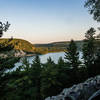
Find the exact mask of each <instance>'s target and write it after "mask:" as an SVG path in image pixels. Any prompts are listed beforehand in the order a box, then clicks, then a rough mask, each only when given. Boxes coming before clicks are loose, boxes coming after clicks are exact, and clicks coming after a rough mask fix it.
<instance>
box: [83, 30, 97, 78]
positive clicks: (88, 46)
mask: <svg viewBox="0 0 100 100" xmlns="http://www.w3.org/2000/svg"><path fill="white" fill-rule="evenodd" d="M95 32H96V31H95V29H94V28H90V29H89V30H88V31H87V32H86V33H85V37H86V39H85V40H84V43H83V48H82V51H83V58H84V64H85V66H86V68H87V71H88V75H89V76H91V74H92V72H93V71H92V66H93V64H94V60H95V49H96V48H95V38H94V35H95Z"/></svg>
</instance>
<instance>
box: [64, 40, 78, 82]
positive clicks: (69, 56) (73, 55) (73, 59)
mask: <svg viewBox="0 0 100 100" xmlns="http://www.w3.org/2000/svg"><path fill="white" fill-rule="evenodd" d="M65 59H66V62H67V65H68V67H69V69H72V70H71V71H72V80H73V81H76V82H77V81H78V67H79V65H80V61H79V52H78V51H77V46H76V44H75V42H74V40H71V42H70V44H69V45H68V48H67V51H66V52H65ZM73 75H74V76H73Z"/></svg>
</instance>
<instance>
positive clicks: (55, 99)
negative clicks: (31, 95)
mask: <svg viewBox="0 0 100 100" xmlns="http://www.w3.org/2000/svg"><path fill="white" fill-rule="evenodd" d="M50 92H52V91H50ZM96 96H98V97H100V75H98V76H96V77H92V78H89V79H88V80H86V81H85V82H84V83H80V84H77V85H73V86H72V87H70V88H65V89H64V90H63V91H62V92H61V93H60V94H59V95H57V96H52V97H48V98H46V99H45V100H99V99H93V98H95V97H96Z"/></svg>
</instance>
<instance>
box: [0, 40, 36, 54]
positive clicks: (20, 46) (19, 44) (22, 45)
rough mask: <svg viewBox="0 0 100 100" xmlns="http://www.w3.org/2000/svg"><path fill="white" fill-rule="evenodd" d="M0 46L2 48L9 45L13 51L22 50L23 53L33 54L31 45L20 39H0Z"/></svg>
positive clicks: (33, 49)
mask: <svg viewBox="0 0 100 100" xmlns="http://www.w3.org/2000/svg"><path fill="white" fill-rule="evenodd" d="M0 44H2V45H3V46H7V45H11V46H12V47H13V49H15V50H22V51H24V52H34V51H35V47H34V45H33V44H31V43H30V42H28V41H26V40H22V39H0Z"/></svg>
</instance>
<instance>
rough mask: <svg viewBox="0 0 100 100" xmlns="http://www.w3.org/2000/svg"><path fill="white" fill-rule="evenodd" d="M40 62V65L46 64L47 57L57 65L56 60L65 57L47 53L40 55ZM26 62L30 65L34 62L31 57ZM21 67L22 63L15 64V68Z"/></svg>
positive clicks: (63, 53)
mask: <svg viewBox="0 0 100 100" xmlns="http://www.w3.org/2000/svg"><path fill="white" fill-rule="evenodd" d="M39 57H40V61H41V63H46V62H47V59H48V58H49V57H51V58H52V60H53V61H54V62H55V63H57V62H58V59H59V58H60V57H62V58H63V59H64V57H65V52H57V53H48V54H44V55H40V56H39ZM81 58H82V53H81V52H80V59H81ZM27 60H28V61H29V63H32V61H33V60H34V56H33V57H27ZM20 65H22V61H20V62H18V63H16V64H15V66H16V67H17V66H20Z"/></svg>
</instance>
